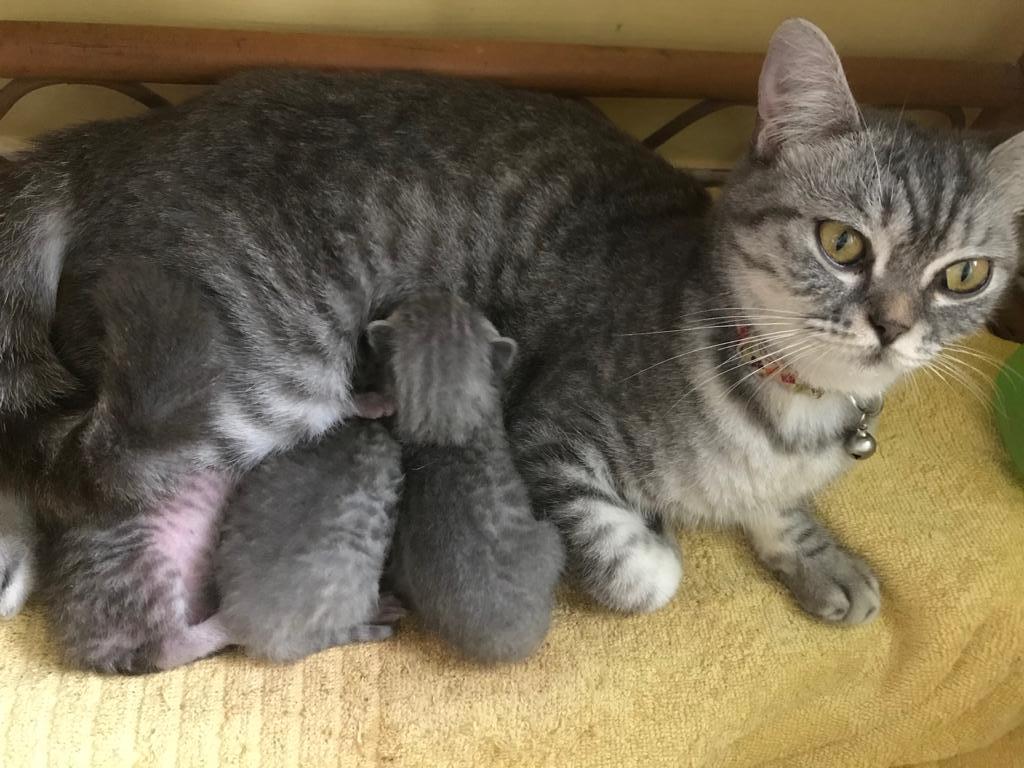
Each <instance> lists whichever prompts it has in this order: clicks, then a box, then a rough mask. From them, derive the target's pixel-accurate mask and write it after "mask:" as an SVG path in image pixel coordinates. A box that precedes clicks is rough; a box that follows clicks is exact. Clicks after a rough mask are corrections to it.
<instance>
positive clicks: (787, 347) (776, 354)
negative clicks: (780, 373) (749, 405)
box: [671, 338, 814, 408]
mask: <svg viewBox="0 0 1024 768" xmlns="http://www.w3.org/2000/svg"><path fill="white" fill-rule="evenodd" d="M810 343H814V342H813V341H808V340H807V339H806V338H803V339H800V340H799V341H796V342H793V343H792V344H787V345H784V346H783V347H781V348H780V349H777V350H772V353H771V355H767V356H766V357H765V359H778V358H779V357H781V356H782V354H783V353H785V352H791V351H794V350H797V349H799V348H802V347H803V345H806V344H810ZM733 358H735V355H733V356H732V357H731V358H730V359H729V360H725V361H723V362H722V363H720V364H719V365H716V366H715V368H714V369H713V372H712V374H711V375H710V376H705V377H704V378H703V379H701V380H700V381H698V382H697V383H696V384H694V385H693V386H692V387H690V388H689V389H688V390H686V391H685V392H684V393H683V394H682V395H680V396H679V397H678V398H677V399H676V401H675V402H674V403H672V406H671V407H672V408H676V407H677V406H678V405H679V404H680V403H681V402H683V401H684V400H685V399H686V398H687V397H689V396H690V394H691V393H693V392H695V391H696V390H698V389H700V388H701V387H703V386H704V385H705V384H708V383H709V382H712V381H714V380H715V379H717V378H720V377H722V376H725V375H726V374H728V373H732V372H733V371H736V370H739V369H740V368H743V367H745V366H748V365H750V363H748V362H747V361H746V360H744V361H743V362H741V363H739V364H738V365H734V366H732V367H730V368H727V369H726V370H724V371H721V370H718V369H719V368H721V367H722V366H723V365H726V364H727V363H729V362H730V361H731V360H732V359H733ZM758 370H759V369H756V368H755V369H754V370H753V371H752V373H757V372H758Z"/></svg>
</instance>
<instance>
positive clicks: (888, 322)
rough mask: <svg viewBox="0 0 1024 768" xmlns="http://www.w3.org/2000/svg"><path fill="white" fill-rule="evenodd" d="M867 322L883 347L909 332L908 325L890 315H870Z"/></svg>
mask: <svg viewBox="0 0 1024 768" xmlns="http://www.w3.org/2000/svg"><path fill="white" fill-rule="evenodd" d="M868 322H870V323H871V327H872V328H874V330H875V333H876V334H877V335H878V341H879V342H880V343H881V345H882V346H883V347H886V346H888V345H890V344H892V343H893V342H894V341H896V339H898V338H899V337H900V336H902V335H903V334H904V333H906V332H907V331H909V330H910V323H908V322H906V321H905V320H902V319H900V318H898V317H892V316H891V315H889V316H886V315H879V316H877V317H876V316H875V315H871V316H869V317H868Z"/></svg>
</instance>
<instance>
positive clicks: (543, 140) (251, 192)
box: [0, 20, 1024, 623]
mask: <svg viewBox="0 0 1024 768" xmlns="http://www.w3.org/2000/svg"><path fill="white" fill-rule="evenodd" d="M758 118H759V119H758V123H757V127H756V130H755V135H754V137H753V141H752V144H751V151H750V154H749V157H748V158H747V159H746V160H745V161H743V162H742V163H741V164H740V166H739V167H738V169H737V171H736V174H735V175H734V177H733V179H732V180H731V182H730V184H729V185H728V186H727V187H726V189H725V190H724V191H723V194H722V196H721V198H720V199H719V200H716V201H715V203H714V205H713V206H712V204H711V201H710V199H709V198H708V196H707V195H706V194H705V193H704V191H703V190H702V189H701V188H700V187H699V185H698V184H697V183H696V182H695V181H694V180H693V179H692V178H691V177H689V176H688V175H687V174H685V173H682V172H680V171H678V170H676V169H673V168H672V167H670V166H669V165H668V164H667V163H665V162H664V161H662V160H661V159H660V158H658V157H657V156H656V155H654V154H653V153H651V152H649V151H648V150H646V149H645V148H643V147H642V146H641V145H640V144H639V143H637V142H635V141H634V140H632V139H630V138H629V137H626V136H624V135H623V134H622V133H621V132H620V131H618V130H617V129H616V128H615V127H614V126H612V125H611V124H610V123H609V122H608V121H607V120H604V119H603V118H601V117H600V116H598V115H595V114H594V113H593V112H592V111H591V110H589V109H587V108H585V107H583V106H580V105H577V104H573V103H570V102H568V101H565V100H561V99H557V98H554V97H551V96H545V95H542V94H536V93H526V92H518V91H510V90H506V89H503V88H499V87H497V86H493V85H488V84H484V83H469V82H459V81H455V80H450V79H445V78H438V77H428V76H421V75H412V74H343V75H324V74H315V73H254V74H248V75H243V76H241V77H239V78H235V79H233V80H231V81H230V82H226V83H224V84H222V85H221V86H218V87H217V88H214V89H213V90H211V91H210V92H209V93H207V94H205V95H204V96H202V97H200V98H199V99H196V100H195V101H193V102H190V103H188V104H185V105H182V106H180V107H175V108H173V109H169V110H166V111H163V112H161V113H157V114H152V115H147V116H144V117H141V118H134V119H129V120H121V121H113V122H106V123H96V124H91V125H85V126H78V127H75V128H72V129H69V130H67V131H64V132H61V133H58V134H54V135H51V136H48V137H44V138H43V139H41V140H40V141H39V142H38V143H37V145H36V146H35V147H34V148H33V149H31V150H29V151H27V152H25V153H24V154H21V155H19V156H18V160H17V162H15V163H11V164H9V167H5V168H3V169H2V170H0V243H2V245H0V271H2V274H3V275H4V278H5V279H4V280H3V281H0V292H2V294H3V300H2V301H0V420H2V426H3V429H0V455H2V457H3V461H2V462H0V473H2V477H0V480H2V482H0V487H3V488H4V489H6V490H9V491H11V492H12V496H11V498H18V499H21V498H24V499H26V500H28V501H29V502H31V503H32V505H33V506H34V507H36V508H38V509H39V510H40V512H41V514H42V516H43V517H44V518H45V519H46V520H49V521H51V522H52V523H55V524H61V525H66V524H68V523H69V522H75V523H76V524H77V523H78V522H79V521H81V520H83V519H86V518H90V517H91V518H92V519H94V520H97V525H105V526H108V527H111V528H112V527H114V526H116V525H117V521H119V520H123V519H125V517H126V516H128V517H130V516H131V515H135V514H139V513H141V512H144V511H145V510H149V509H153V508H154V505H155V504H157V503H159V501H160V499H162V498H164V497H165V495H166V493H167V489H168V488H170V489H173V488H175V487H180V486H182V485H183V475H187V474H189V473H192V472H196V471H200V470H212V471H215V472H220V473H223V472H235V471H238V470H241V469H247V468H251V467H253V466H255V465H256V464H258V463H259V462H260V461H261V460H262V459H263V458H264V457H266V456H267V455H269V454H270V453H272V452H275V451H278V450H281V449H284V448H287V447H289V446H292V445H294V444H296V443H297V442H298V441H299V440H301V439H303V438H306V437H312V436H317V435H320V434H323V433H324V432H325V431H326V430H327V429H328V428H329V427H330V426H332V425H333V424H335V423H336V422H338V421H341V420H344V419H345V418H348V417H350V416H351V415H353V414H354V413H355V412H356V411H357V410H358V405H357V401H356V400H355V399H354V398H353V397H352V387H351V371H352V367H353V364H354V358H355V349H356V340H357V338H358V337H359V334H360V333H361V331H362V329H363V328H364V327H365V326H366V323H367V322H368V321H369V320H370V319H372V318H374V317H380V316H383V315H384V314H386V313H387V311H388V310H389V309H390V308H391V307H393V306H395V305H396V304H397V303H399V302H400V301H401V300H402V299H403V298H405V297H407V296H409V295H411V294H414V293H416V292H419V291H423V290H429V289H437V290H445V291H448V292H451V293H454V294H456V295H458V296H460V297H461V298H463V299H465V300H467V301H469V302H470V303H471V304H472V305H474V306H476V307H479V308H480V309H481V310H482V311H483V313H484V314H485V315H486V317H488V318H489V319H490V320H491V321H492V322H494V323H495V324H496V325H497V326H498V327H500V328H501V329H502V331H503V332H504V333H507V334H508V335H510V336H512V337H514V338H515V339H516V341H517V343H518V344H519V349H520V352H519V354H518V355H517V358H516V361H515V364H514V365H513V368H512V370H511V371H510V373H509V378H508V391H507V397H506V407H505V415H506V424H507V427H508V431H509V441H510V444H511V447H512V450H513V453H514V455H515V460H516V464H517V467H518V469H519V471H520V472H521V473H522V475H523V477H524V479H525V480H526V483H527V487H528V489H529V493H530V499H531V503H532V504H533V507H534V511H535V513H536V514H538V515H541V516H544V517H547V518H548V519H550V520H552V521H553V522H554V523H555V524H556V525H557V526H558V528H559V529H560V532H561V533H562V536H563V539H564V541H565V544H566V549H567V568H568V570H569V571H571V572H572V573H573V574H574V575H575V576H576V578H577V579H578V581H579V583H580V585H581V586H582V587H583V589H584V590H585V591H586V592H587V593H588V594H589V595H591V596H592V597H593V598H594V599H595V600H597V601H598V602H600V603H601V604H603V605H605V606H608V607H610V608H613V609H616V610H621V611H646V610H653V609H656V608H658V607H659V606H661V605H664V604H665V602H666V601H668V600H669V599H670V598H671V596H672V595H673V594H674V592H675V591H676V589H677V586H678V584H679V581H680V578H681V575H682V565H681V560H680V556H679V551H678V547H677V544H676V540H675V537H674V536H673V535H672V529H673V528H674V527H675V526H677V525H698V524H713V525H722V526H730V527H737V528H739V529H741V530H743V531H744V533H745V534H746V535H747V536H748V538H749V539H750V541H751V543H752V545H753V547H754V549H755V550H756V551H757V553H758V555H759V556H760V557H761V559H762V560H763V561H764V562H765V563H766V564H767V565H768V566H769V567H770V568H772V569H773V570H774V571H776V572H777V573H778V574H779V575H780V577H781V578H782V580H783V581H784V582H785V583H786V585H787V586H788V587H789V589H790V590H791V591H792V593H793V594H794V596H795V597H796V599H797V601H798V602H799V603H800V604H801V605H802V606H803V607H804V608H805V609H806V610H807V611H809V612H811V613H812V614H814V615H816V616H820V617H822V618H824V619H826V620H829V621H838V622H846V623H857V622H861V621H864V620H867V619H869V618H870V617H871V616H873V615H875V613H876V612H877V610H878V608H879V605H880V598H879V591H878V584H877V582H876V581H875V579H874V576H873V575H872V574H871V571H870V568H869V567H868V565H867V564H866V563H865V562H864V561H863V560H862V559H861V558H859V557H857V556H855V555H853V554H852V553H849V552H848V551H846V550H845V549H843V548H842V547H841V546H839V544H838V542H837V541H836V540H835V539H834V537H832V536H831V534H829V533H828V531H827V530H825V529H824V528H823V527H822V526H821V525H820V524H819V523H818V522H817V521H816V520H815V519H814V515H813V501H812V500H813V497H814V495H815V494H816V493H818V492H819V491H820V490H821V489H822V488H824V487H825V486H826V485H827V484H828V483H830V482H831V481H832V480H833V479H834V478H836V477H837V476H839V475H840V474H841V473H842V472H844V471H845V470H846V469H848V468H849V467H850V466H851V464H852V459H851V458H850V457H849V455H848V453H847V451H846V450H845V448H844V443H845V441H846V439H847V437H848V436H849V434H850V433H851V432H852V431H853V429H854V428H855V427H856V425H857V423H858V422H859V419H860V410H859V409H858V408H857V407H855V406H854V404H853V403H852V402H851V399H850V398H851V397H856V398H860V399H861V400H867V399H869V398H872V397H875V396H879V395H881V394H882V393H884V392H885V391H886V390H887V388H888V387H889V386H891V385H892V383H893V382H894V381H896V380H898V379H899V378H900V377H902V376H904V375H906V374H907V373H909V372H911V371H913V370H915V369H918V368H921V367H924V366H928V365H930V366H942V365H945V364H947V363H946V362H945V360H944V359H943V358H940V357H938V354H939V352H940V351H941V350H942V349H943V347H944V346H946V345H948V344H950V343H955V342H956V340H957V339H959V338H960V337H962V336H963V335H965V334H968V333H970V332H972V331H974V330H975V329H977V328H979V327H981V325H982V322H983V319H984V318H985V317H986V316H987V315H988V314H989V313H990V312H991V310H992V309H993V308H994V307H995V306H996V304H997V302H998V300H999V297H1000V294H1001V293H1002V291H1003V289H1004V288H1005V287H1006V286H1007V285H1008V284H1009V281H1010V279H1011V276H1012V275H1013V274H1014V273H1015V271H1016V269H1017V260H1018V248H1017V244H1016V242H1015V237H1016V234H1015V232H1014V226H1013V219H1014V214H1015V213H1016V212H1020V211H1021V210H1024V183H1022V178H1024V135H1018V136H1016V137H1015V138H1013V139H1010V140H1009V141H1007V142H1005V143H1003V144H1001V145H1000V146H998V147H996V148H995V149H993V150H990V149H989V148H988V147H985V146H984V145H983V144H981V143H979V142H977V141H974V140H972V139H970V138H964V137H960V136H957V135H951V134H945V133H932V132H927V131H924V130H920V129H917V128H915V127H913V126H912V125H910V124H908V123H904V122H900V121H898V120H891V119H887V118H879V117H877V116H872V115H865V116H864V117H862V116H861V114H860V112H859V110H858V108H857V105H856V103H855V102H854V100H853V97H852V95H851V93H850V90H849V88H848V86H847V84H846V79H845V77H844V75H843V71H842V67H841V65H840V63H839V59H838V57H837V56H836V54H835V51H834V50H833V49H832V46H831V45H830V44H829V42H828V40H827V39H825V37H824V35H822V33H821V32H820V31H819V30H817V29H816V28H815V27H814V26H813V25H811V24H809V23H807V22H804V21H800V20H791V21H788V22H786V23H784V24H783V25H782V26H781V27H780V28H779V31H778V32H777V33H776V36H775V37H774V38H773V40H772V43H771V45H770V48H769V51H768V55H767V57H766V59H765V65H764V68H763V71H762V76H761V82H760V89H759V95H758ZM145 264H155V265H157V266H160V267H161V268H162V269H164V270H166V271H168V272H170V273H173V274H175V275H176V276H178V277H180V278H181V279H183V280H185V281H187V282H188V284H189V285H192V286H194V287H195V288H196V290H197V291H199V292H201V294H202V296H203V297H204V301H206V302H207V303H208V305H209V306H210V308H211V310H212V314H213V315H214V317H215V324H216V326H217V335H218V338H219V339H220V341H219V342H218V348H217V349H218V351H217V355H218V359H217V362H216V370H217V376H216V378H215V381H214V382H213V383H212V384H211V386H210V387H209V388H207V389H205V390H203V393H204V394H203V400H202V403H203V405H204V407H205V411H203V412H202V413H201V414H200V415H202V416H203V418H198V419H195V420H192V419H189V420H184V421H182V422H181V423H180V424H178V423H175V424H174V425H172V426H173V427H174V428H173V429H168V430H166V434H165V432H164V431H162V430H153V429H149V428H147V426H146V425H147V424H149V423H150V422H151V420H149V421H147V419H146V414H145V413H144V412H142V411H139V412H138V413H137V415H136V417H133V419H132V420H128V421H124V420H121V419H118V420H117V423H118V424H121V425H123V426H124V429H125V430H126V431H125V433H124V436H123V439H122V440H120V441H119V442H116V443H115V442H111V441H110V440H93V439H82V438H83V437H87V436H89V435H95V434H100V435H102V434H103V431H102V430H99V431H98V432H95V431H93V430H92V429H91V425H92V424H94V423H97V424H104V423H110V412H109V407H108V405H107V404H108V403H109V402H110V394H109V389H110V387H111V386H112V385H111V382H112V381H123V382H125V387H126V388H127V389H126V391H127V392H128V393H132V392H143V391H145V390H146V389H147V387H149V386H150V385H151V383H152V382H150V381H148V380H147V379H149V378H154V379H158V380H159V379H160V378H161V377H165V378H166V379H167V380H168V381H172V382H173V381H174V377H173V376H167V375H166V371H160V370H157V369H151V368H146V367H143V368H142V369H140V370H139V371H138V372H136V371H135V370H134V369H133V368H132V367H131V365H129V364H128V363H127V362H126V361H130V360H131V359H132V357H131V356H130V355H129V356H127V357H112V356H111V355H109V354H108V353H107V352H106V351H105V348H104V347H103V344H102V341H103V339H104V338H105V335H106V334H107V332H108V331H107V325H109V322H110V321H109V311H108V310H107V308H106V307H105V306H104V305H103V300H102V298H101V297H97V296H95V295H94V289H95V286H96V284H97V283H98V282H101V281H102V280H103V279H104V276H105V275H108V274H118V273H132V272H133V271H134V270H137V269H139V268H141V267H142V266H143V265H145ZM751 345H753V349H755V353H754V354H751V349H752V346H751ZM135 351H136V352H137V353H138V354H142V353H144V350H135ZM779 369H781V370H783V371H784V373H779V374H778V375H772V376H768V375H762V374H764V373H766V372H768V371H773V370H775V371H777V370H779ZM784 377H785V378H784ZM786 378H788V379H790V380H791V381H792V382H793V383H787V381H786ZM796 384H800V385H801V386H800V387H798V386H796ZM814 393H820V394H818V395H816V394H814ZM138 402H144V401H142V400H139V401H138ZM68 414H80V416H81V429H79V430H77V431H72V432H67V433H65V432H63V431H61V425H62V424H64V423H65V420H66V419H67V418H68ZM76 418H79V417H78V416H76ZM76 423H77V422H76ZM25 436H28V438H29V439H23V438H24V437H25ZM186 459H189V461H186ZM875 460H877V459H875ZM183 467H185V468H184V469H183ZM41 468H43V469H41Z"/></svg>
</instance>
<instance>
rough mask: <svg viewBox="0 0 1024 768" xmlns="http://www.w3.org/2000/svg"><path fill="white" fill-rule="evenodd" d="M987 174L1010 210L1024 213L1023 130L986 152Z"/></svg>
mask: <svg viewBox="0 0 1024 768" xmlns="http://www.w3.org/2000/svg"><path fill="white" fill-rule="evenodd" d="M986 165H987V167H988V176H989V178H990V179H991V180H992V182H993V183H994V184H995V187H996V190H997V192H998V194H999V196H1000V197H1002V198H1003V199H1004V200H1006V201H1008V203H1009V207H1010V210H1012V211H1013V212H1014V213H1016V214H1020V213H1024V131H1021V132H1020V133H1018V134H1017V135H1016V136H1014V137H1013V138H1010V139H1007V140H1006V141H1004V142H1003V143H1002V144H1000V145H999V146H997V147H996V148H995V149H993V150H992V151H991V152H989V153H988V161H987V162H986Z"/></svg>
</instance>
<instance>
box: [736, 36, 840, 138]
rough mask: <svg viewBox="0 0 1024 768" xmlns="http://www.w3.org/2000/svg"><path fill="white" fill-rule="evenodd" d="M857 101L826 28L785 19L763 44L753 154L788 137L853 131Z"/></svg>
mask: <svg viewBox="0 0 1024 768" xmlns="http://www.w3.org/2000/svg"><path fill="white" fill-rule="evenodd" d="M859 124H860V113H859V112H858V110H857V102H856V101H854V99H853V94H852V93H851V92H850V86H849V85H848V84H847V82H846V75H844V74H843V65H842V64H840V62H839V56H838V54H836V49H835V48H833V47H832V43H830V42H829V41H828V38H827V37H825V33H824V32H822V31H821V30H820V29H818V28H817V27H816V26H814V25H813V24H811V22H809V21H807V20H806V19H787V20H786V21H784V22H782V24H780V25H779V28H778V29H776V30H775V34H774V35H772V39H771V42H770V43H769V44H768V53H767V54H766V55H765V59H764V64H763V65H762V67H761V79H760V81H759V82H758V86H757V127H756V128H755V129H754V146H753V149H754V154H755V155H756V156H758V157H761V158H770V157H771V156H772V155H774V154H775V153H776V152H777V151H778V150H779V149H780V148H781V147H782V146H784V145H785V144H786V143H787V142H800V143H806V142H814V141H819V140H821V139H823V138H826V137H828V136H834V135H837V134H841V133H845V132H847V131H852V130H856V129H857V127H858V126H859Z"/></svg>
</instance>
